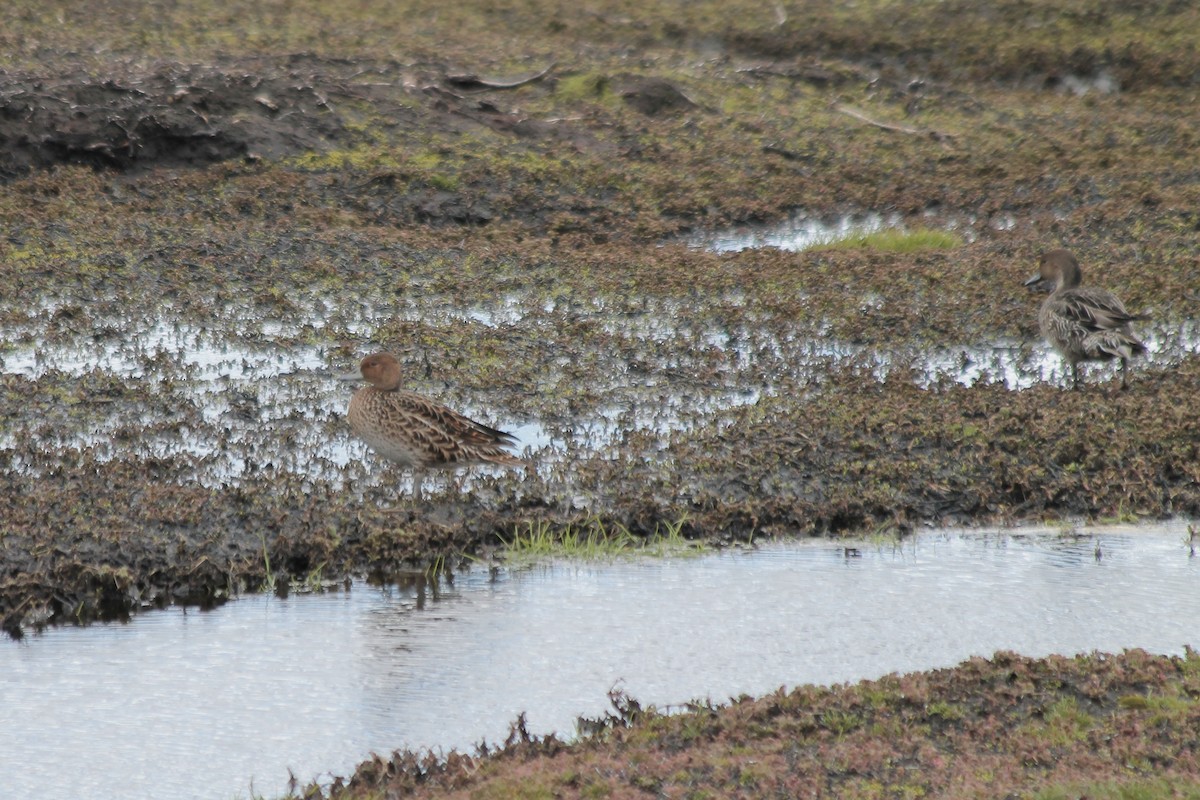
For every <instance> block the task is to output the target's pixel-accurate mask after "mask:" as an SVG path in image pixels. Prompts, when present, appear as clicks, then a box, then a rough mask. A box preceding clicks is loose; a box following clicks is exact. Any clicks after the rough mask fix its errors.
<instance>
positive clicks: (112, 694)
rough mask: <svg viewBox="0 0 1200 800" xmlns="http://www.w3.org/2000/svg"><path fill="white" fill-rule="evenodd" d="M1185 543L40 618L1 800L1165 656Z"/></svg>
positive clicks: (1167, 539) (618, 572)
mask: <svg viewBox="0 0 1200 800" xmlns="http://www.w3.org/2000/svg"><path fill="white" fill-rule="evenodd" d="M1186 540H1187V532H1186V526H1185V525H1183V524H1170V525H1165V526H1155V527H1153V528H1145V527H1143V528H1094V529H1081V530H1078V531H1075V532H1074V533H1070V534H1065V535H1064V534H1063V533H1062V532H1060V531H1049V530H1026V531H1017V532H1014V531H1007V532H1001V531H974V532H939V533H923V534H920V535H917V536H914V537H910V538H908V539H906V540H904V541H903V542H899V543H897V542H892V541H887V542H845V541H837V542H834V541H830V540H809V541H800V542H789V543H772V544H770V545H766V546H763V547H759V548H757V549H754V550H747V551H730V552H724V553H715V554H710V555H703V556H698V557H679V558H667V559H661V560H647V561H641V560H638V561H622V562H617V563H605V564H578V563H558V564H551V565H545V566H538V567H532V568H526V569H521V570H501V571H500V572H499V573H498V574H495V575H491V574H489V573H488V572H487V571H486V570H482V569H481V570H478V571H474V572H470V573H467V574H464V575H459V576H458V577H457V578H456V579H455V580H454V583H453V586H446V585H445V584H443V585H442V586H441V588H440V590H439V591H438V592H437V595H436V596H434V595H433V594H432V593H429V592H425V593H420V594H419V593H418V592H417V591H416V590H415V589H396V588H392V589H380V588H375V587H371V586H368V585H365V584H355V585H354V586H353V587H352V589H351V590H350V591H348V592H339V593H334V594H326V595H318V596H299V597H292V598H290V599H287V600H280V599H277V598H275V597H263V596H255V597H249V598H245V599H241V600H237V601H235V602H232V603H230V604H228V605H226V606H224V607H222V608H220V609H217V610H215V611H211V612H206V613H201V612H197V611H195V610H191V611H186V612H185V611H183V610H179V609H172V610H168V611H163V612H153V613H147V614H144V615H142V616H139V617H137V618H135V619H134V620H133V622H131V623H128V624H115V623H114V624H107V625H96V626H92V627H89V628H59V629H52V630H49V631H47V632H46V633H44V634H41V635H36V636H31V637H28V638H27V639H25V640H24V641H22V642H3V643H0V717H2V718H3V719H2V724H0V754H3V755H2V756H0V786H2V787H3V789H4V790H5V791H4V792H3V795H4V796H6V797H72V798H80V799H83V798H111V797H118V796H119V797H148V796H153V797H156V798H191V797H204V798H221V799H222V800H226V799H227V798H233V797H247V796H249V795H250V793H251V791H253V792H255V793H258V794H262V795H265V796H268V797H270V796H273V795H278V794H280V793H282V792H283V791H285V789H286V786H287V782H288V779H289V774H294V775H295V776H296V778H297V779H298V780H299V781H300V782H301V783H304V782H306V781H308V780H310V779H314V778H317V779H328V778H329V777H330V774H331V773H332V774H348V773H349V772H351V771H352V770H353V767H354V765H355V764H357V763H358V762H359V761H361V760H363V759H364V758H365V757H367V756H368V754H369V753H370V752H371V751H376V752H379V753H387V752H390V751H391V750H392V749H395V748H399V747H410V748H433V749H435V750H437V749H447V748H451V747H457V748H470V747H471V746H472V745H473V744H475V743H477V742H479V741H480V740H482V739H486V740H488V741H489V742H495V741H498V740H500V739H502V738H503V737H504V735H505V734H506V733H507V730H508V725H509V723H510V722H512V721H513V720H514V719H515V718H516V716H517V715H518V714H519V713H521V712H525V713H526V714H527V716H528V728H529V730H530V731H531V732H537V733H545V732H548V731H551V730H555V731H559V732H560V733H567V734H570V733H571V732H573V730H574V723H575V719H576V718H577V717H578V716H579V715H586V716H598V715H601V714H603V713H604V712H605V711H606V710H608V699H607V693H608V691H609V690H610V689H611V688H612V687H613V686H614V685H618V684H619V686H620V687H621V688H623V689H624V690H625V691H626V692H628V693H629V694H630V695H631V696H633V697H634V698H636V699H637V700H639V701H640V702H642V703H643V704H656V705H658V706H660V707H662V706H664V705H678V704H682V703H684V702H686V701H688V700H690V699H693V698H709V699H712V700H714V701H717V702H721V701H725V700H727V699H728V698H730V697H732V696H736V695H738V694H741V693H748V694H752V695H758V694H763V693H765V692H769V691H772V690H774V689H776V688H778V687H779V686H781V685H786V686H789V687H790V686H795V685H797V684H803V683H820V684H831V683H837V682H842V681H854V680H858V679H862V678H874V677H878V676H881V675H884V674H886V673H889V672H894V671H901V672H903V671H911V670H921V669H928V668H932V667H945V666H952V665H954V664H956V663H958V662H960V661H962V660H963V659H965V658H967V657H969V656H972V655H985V656H990V655H991V654H992V653H994V652H995V651H996V650H1002V649H1003V650H1015V651H1018V652H1020V653H1023V654H1026V655H1033V656H1038V655H1045V654H1049V653H1066V654H1072V653H1076V652H1081V651H1091V650H1102V651H1118V650H1121V649H1123V648H1129V647H1141V648H1145V649H1147V650H1150V651H1152V652H1159V653H1182V651H1183V646H1184V645H1185V644H1191V645H1197V644H1200V592H1197V591H1196V588H1197V580H1198V579H1200V564H1198V563H1197V560H1196V559H1195V558H1192V557H1190V548H1189V544H1188V542H1187V541H1186ZM847 548H852V549H849V550H848V549H847ZM289 770H290V773H289Z"/></svg>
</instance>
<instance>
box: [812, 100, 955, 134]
mask: <svg viewBox="0 0 1200 800" xmlns="http://www.w3.org/2000/svg"><path fill="white" fill-rule="evenodd" d="M833 110H834V111H837V112H838V113H839V114H845V115H846V116H848V117H853V118H854V119H856V120H858V121H859V122H865V123H866V124H868V125H873V126H875V127H876V128H879V129H881V130H885V131H893V132H895V133H907V134H911V135H913V136H929V137H931V138H933V139H937V140H939V141H945V140H947V139H953V138H954V135H953V134H950V133H943V132H942V131H935V130H929V129H922V128H910V127H908V126H907V125H893V124H891V123H888V122H880V121H879V120H876V119H871V118H870V117H868V116H867V115H866V114H864V113H862V112H861V111H859V110H858V109H856V108H851V107H850V106H845V105H842V104H841V103H834V104H833Z"/></svg>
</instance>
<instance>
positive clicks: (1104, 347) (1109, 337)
mask: <svg viewBox="0 0 1200 800" xmlns="http://www.w3.org/2000/svg"><path fill="white" fill-rule="evenodd" d="M1083 351H1084V353H1085V354H1086V355H1087V357H1088V358H1096V359H1109V358H1119V359H1121V360H1122V361H1128V360H1129V359H1131V358H1133V357H1134V356H1140V355H1142V354H1144V353H1145V352H1146V345H1145V344H1144V343H1142V341H1141V340H1140V339H1138V338H1137V337H1135V336H1133V335H1132V334H1129V333H1125V332H1123V331H1097V332H1096V333H1092V334H1089V335H1088V336H1087V337H1085V338H1084V340H1083Z"/></svg>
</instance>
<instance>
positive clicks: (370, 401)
mask: <svg viewBox="0 0 1200 800" xmlns="http://www.w3.org/2000/svg"><path fill="white" fill-rule="evenodd" d="M359 372H360V373H361V374H362V378H363V379H364V380H366V382H367V383H368V384H369V385H368V386H364V387H363V388H361V389H359V390H358V391H356V392H355V393H354V395H353V396H352V397H351V398H350V407H349V410H348V413H347V420H348V421H349V423H350V428H351V429H352V430H353V431H354V433H355V435H356V436H358V438H359V439H361V440H363V441H364V442H366V443H367V445H368V446H369V447H370V448H371V449H372V450H374V451H375V452H376V453H378V454H379V455H381V456H383V457H384V458H386V459H387V460H389V461H391V462H393V463H395V464H397V465H398V466H400V467H401V468H402V469H410V470H412V472H413V491H412V496H413V500H415V501H419V500H420V499H421V482H422V479H423V477H424V473H425V471H426V470H430V469H455V468H458V467H467V466H471V465H474V464H500V465H504V466H518V465H523V464H524V463H525V462H524V461H523V460H522V459H520V458H518V457H517V456H515V455H513V454H512V453H511V452H509V451H508V448H510V447H512V446H513V445H515V444H516V441H517V440H516V437H514V436H513V435H512V434H510V433H505V432H504V431H500V430H496V429H495V428H491V427H489V426H487V425H484V424H483V423H481V422H476V421H475V420H472V419H468V418H467V417H465V416H463V415H462V414H459V413H458V412H457V411H453V410H451V409H449V408H447V407H446V406H444V405H441V404H440V403H437V402H435V401H433V400H431V399H429V398H427V397H424V396H422V395H420V394H417V393H416V392H410V391H406V390H404V389H402V388H401V387H400V384H401V374H402V371H401V369H400V362H399V361H397V360H396V358H395V357H394V356H393V355H391V354H390V353H373V354H372V355H369V356H367V357H366V358H364V359H363V360H362V362H361V363H360V364H359Z"/></svg>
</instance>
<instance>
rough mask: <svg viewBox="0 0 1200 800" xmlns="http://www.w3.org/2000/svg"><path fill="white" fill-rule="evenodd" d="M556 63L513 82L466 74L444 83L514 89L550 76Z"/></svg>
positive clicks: (448, 79)
mask: <svg viewBox="0 0 1200 800" xmlns="http://www.w3.org/2000/svg"><path fill="white" fill-rule="evenodd" d="M556 64H557V62H554V61H552V62H550V66H548V67H546V68H545V69H544V70H542V71H541V72H537V73H534V74H533V75H530V76H528V77H525V78H516V79H515V80H509V81H502V80H496V79H494V78H481V77H479V76H478V75H473V74H470V73H467V74H465V75H447V76H446V81H447V82H449V83H452V84H454V85H455V86H458V87H460V88H463V89H515V88H517V87H518V86H524V85H525V84H527V83H536V82H537V81H540V80H541V79H542V78H544V77H546V76H547V75H549V74H550V70H552V69H554V67H555V66H556Z"/></svg>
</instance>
